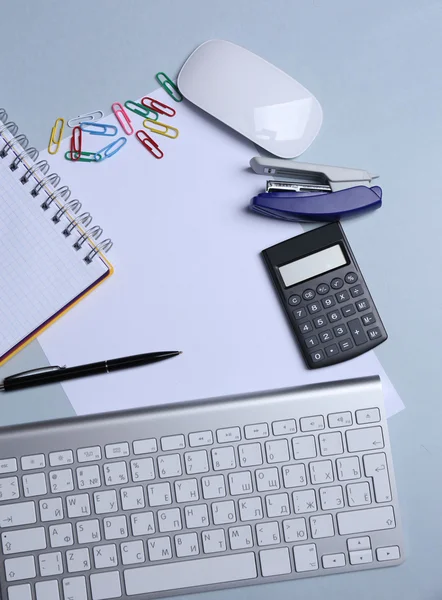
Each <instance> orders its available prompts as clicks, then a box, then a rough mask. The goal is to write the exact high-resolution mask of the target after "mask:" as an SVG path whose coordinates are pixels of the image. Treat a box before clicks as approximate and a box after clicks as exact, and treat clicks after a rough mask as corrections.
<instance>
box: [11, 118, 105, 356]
mask: <svg viewBox="0 0 442 600" xmlns="http://www.w3.org/2000/svg"><path fill="white" fill-rule="evenodd" d="M6 118H7V117H5V113H3V120H6ZM17 131H18V128H17V126H16V125H15V124H14V123H12V122H9V123H6V124H5V125H0V152H1V151H3V155H2V157H1V158H0V239H1V243H0V263H1V264H2V269H1V270H0V289H1V290H2V292H1V296H0V363H2V362H4V361H5V360H7V359H8V358H10V357H11V356H12V355H14V354H15V353H16V352H18V351H19V350H20V349H21V348H22V347H23V346H24V345H25V344H27V343H29V342H30V341H31V340H32V339H34V338H35V337H36V336H37V335H39V334H40V333H41V332H42V331H43V330H44V329H46V328H47V327H48V326H49V325H50V324H51V323H52V322H53V321H54V320H55V319H57V318H58V317H60V316H61V315H62V314H63V313H64V312H66V311H67V310H68V309H69V308H71V307H72V306H74V305H75V304H76V303H77V302H78V301H79V300H81V299H82V298H83V297H84V296H85V295H86V294H88V293H89V292H91V291H92V290H93V289H95V287H96V286H97V285H98V284H99V283H101V282H102V281H104V280H105V279H106V278H107V277H108V276H109V275H111V273H112V267H111V265H110V264H109V262H108V261H107V260H106V259H105V257H104V255H103V252H105V251H107V250H109V249H110V247H111V245H112V242H111V241H110V240H109V239H105V240H103V241H98V237H99V235H97V229H96V228H93V227H92V228H90V229H88V228H86V229H85V228H84V227H88V225H87V224H88V223H90V221H91V220H92V218H91V217H90V215H89V213H81V212H80V209H81V203H80V202H79V201H78V200H70V201H68V199H69V196H70V190H69V188H68V187H67V186H62V187H59V183H60V177H59V176H58V175H57V174H56V173H51V174H49V168H50V167H49V163H48V162H47V161H46V160H40V161H38V152H37V151H36V150H35V149H33V148H31V149H29V150H27V145H28V142H27V140H26V141H25V140H24V139H22V140H21V142H20V143H18V141H17V140H18V137H16V138H15V139H14V136H15V135H16V133H17ZM14 132H15V133H14ZM51 137H53V136H51ZM69 154H70V152H69ZM74 158H75V157H74ZM80 160H81V159H80ZM37 161H38V162H37ZM85 224H86V225H85ZM99 230H100V235H101V228H99Z"/></svg>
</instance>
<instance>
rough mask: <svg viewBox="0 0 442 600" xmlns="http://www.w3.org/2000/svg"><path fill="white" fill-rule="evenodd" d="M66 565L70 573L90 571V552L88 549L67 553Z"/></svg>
mask: <svg viewBox="0 0 442 600" xmlns="http://www.w3.org/2000/svg"><path fill="white" fill-rule="evenodd" d="M66 564H67V567H68V572H69V573H79V572H80V571H89V569H90V568H91V562H90V557H89V550H88V549H87V548H80V549H79V550H70V551H69V552H66Z"/></svg>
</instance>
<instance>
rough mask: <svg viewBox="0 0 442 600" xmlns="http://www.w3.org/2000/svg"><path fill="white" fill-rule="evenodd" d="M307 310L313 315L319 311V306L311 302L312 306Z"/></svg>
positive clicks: (317, 303)
mask: <svg viewBox="0 0 442 600" xmlns="http://www.w3.org/2000/svg"><path fill="white" fill-rule="evenodd" d="M307 308H308V312H309V313H310V314H312V315H313V314H315V313H317V312H319V311H320V310H321V305H320V304H319V302H312V304H309V305H308V307H307Z"/></svg>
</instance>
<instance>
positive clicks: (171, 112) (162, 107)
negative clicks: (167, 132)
mask: <svg viewBox="0 0 442 600" xmlns="http://www.w3.org/2000/svg"><path fill="white" fill-rule="evenodd" d="M141 104H142V105H143V106H147V108H151V109H152V110H154V111H155V112H157V113H160V115H166V117H174V116H175V115H176V110H175V109H174V108H172V107H171V106H167V104H163V103H162V102H160V101H159V100H155V98H150V97H149V96H145V97H144V98H143V99H142V100H141Z"/></svg>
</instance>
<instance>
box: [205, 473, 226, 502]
mask: <svg viewBox="0 0 442 600" xmlns="http://www.w3.org/2000/svg"><path fill="white" fill-rule="evenodd" d="M201 486H202V488H203V497H204V498H205V499H206V500H209V499H212V498H223V497H224V496H225V495H226V486H225V483H224V475H211V476H210V477H203V478H202V479H201Z"/></svg>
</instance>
